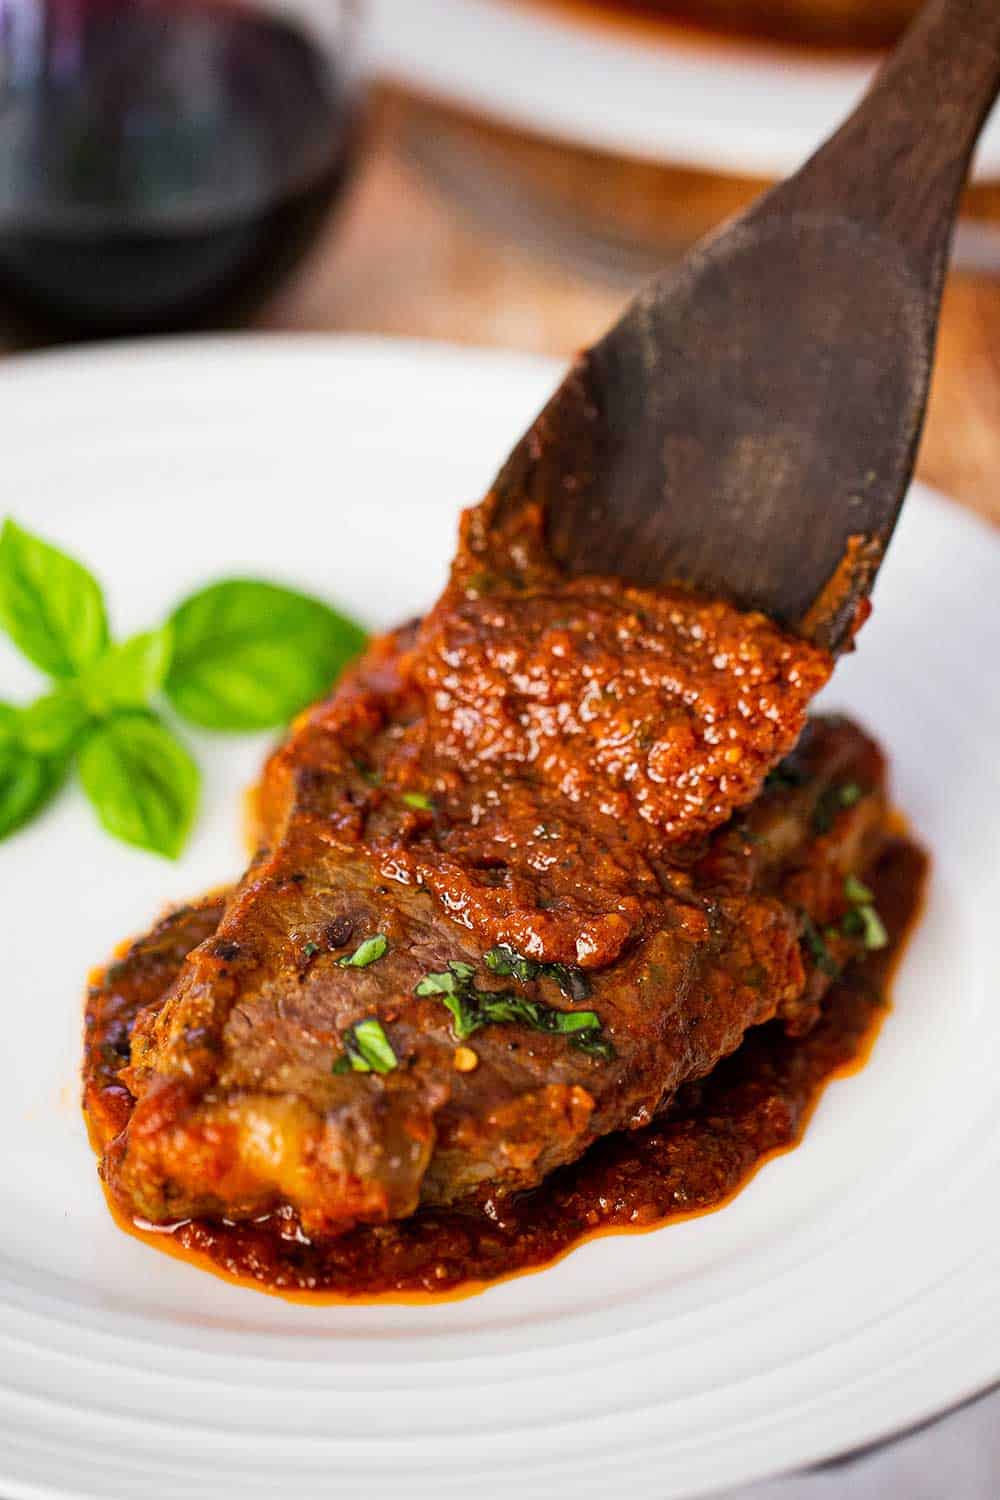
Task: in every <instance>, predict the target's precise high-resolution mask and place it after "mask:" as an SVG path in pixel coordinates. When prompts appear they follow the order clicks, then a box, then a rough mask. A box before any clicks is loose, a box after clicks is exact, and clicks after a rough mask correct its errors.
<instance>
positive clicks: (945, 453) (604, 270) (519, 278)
mask: <svg viewBox="0 0 1000 1500" xmlns="http://www.w3.org/2000/svg"><path fill="white" fill-rule="evenodd" d="M470 133H471V135H473V136H474V138H475V149H476V151H477V153H478V156H479V162H478V166H477V169H476V172H475V173H473V174H471V182H472V184H473V185H472V186H471V187H470V184H469V182H464V183H463V184H462V192H461V193H459V194H456V193H455V192H454V191H449V173H450V171H452V170H457V169H458V165H457V164H460V163H461V160H462V151H463V148H464V146H465V144H466V143H467V141H468V139H469V137H470ZM512 171H513V172H514V173H516V176H517V180H518V184H519V189H520V193H519V201H518V203H517V204H516V206H515V205H514V204H512V202H511V200H510V194H509V192H508V191H507V190H506V188H505V186H504V183H505V181H506V179H507V178H508V177H509V174H510V173H511V172H512ZM651 172H652V173H654V174H655V175H654V176H651V175H650V174H651ZM491 173H492V176H491ZM477 174H478V175H477ZM477 183H478V187H477V186H476V184H477ZM758 187H759V185H758V184H746V183H740V182H734V181H733V180H732V179H724V178H715V177H711V176H708V175H706V174H703V173H694V172H683V171H678V172H670V171H660V170H659V169H649V168H644V167H641V166H638V165H632V164H624V163H618V162H615V161H613V160H611V159H610V158H597V157H595V156H594V155H593V154H591V153H584V152H567V151H565V150H563V149H562V148H560V147H555V146H549V145H547V144H544V143H542V142H538V141H534V140H529V139H526V138H519V137H517V136H515V135H514V134H513V133H512V132H509V131H506V130H500V129H498V128H495V127H488V128H487V127H483V126H480V125H474V124H472V123H471V122H468V121H466V120H464V119H463V118H462V117H460V116H457V115H455V114H453V113H452V112H451V111H449V110H445V109H442V108H439V107H438V106H432V105H429V104H426V103H423V102H419V101H416V100H412V99H408V98H406V97H405V96H404V95H402V94H400V93H397V92H394V91H392V90H387V89H383V90H381V91H380V92H379V93H378V94H377V96H376V98H375V100H374V102H373V108H372V116H371V140H370V148H369V151H368V153H367V155H366V157H365V160H364V163H363V165H362V167H361V169H360V171H359V174H358V177H357V180H356V182H355V184H354V188H353V190H352V192H351V194H350V197H349V199H348V201H347V203H346V205H345V207H344V209H343V210H342V212H341V214H340V216H339V217H338V218H336V219H335V220H334V222H333V223H331V225H330V226H329V229H328V231H327V233H326V236H325V238H324V240H323V241H322V242H321V243H320V245H319V247H318V248H317V250H316V251H315V252H314V254H313V255H312V256H311V257H310V259H309V261H308V263H307V264H306V266H305V267H304V268H303V270H302V271H301V272H300V274H299V275H298V277H297V278H296V280H295V281H294V283H292V284H291V285H290V286H289V287H287V288H286V290H285V291H284V292H283V293H282V294H281V296H280V297H279V299H278V300H277V301H276V302H275V303H273V304H272V305H271V306H270V307H269V308H268V309H267V310H266V312H265V314H264V315H263V317H262V318H261V319H260V323H261V325H262V326H264V327H270V328H281V329H327V330H339V331H352V332H353V331H360V332H369V333H370V332H375V333H387V334H400V335H408V336H415V337H428V338H438V339H450V340H453V341H455V342H458V343H464V344H487V345H489V344H494V345H499V346H503V347H509V348H516V349H528V350H535V351H539V352H542V353H546V354H554V355H569V354H570V353H572V351H573V350H574V349H576V348H578V347H580V346H582V345H584V344H586V343H588V342H589V341H590V340H591V339H593V338H594V337H595V336H596V335H597V334H599V333H600V332H601V331H602V330H603V329H604V328H605V327H606V326H607V325H608V323H609V322H610V321H611V320H612V319H613V318H614V317H615V315H616V313H617V312H618V310H619V309H620V307H621V306H622V304H623V302H624V301H625V299H626V298H627V296H628V295H629V291H630V289H631V287H632V286H634V285H637V284H638V283H639V281H640V280H641V279H642V275H643V274H644V272H645V271H646V270H648V269H649V268H650V267H651V266H652V265H653V264H655V263H656V261H657V256H656V248H657V243H658V242H659V243H662V246H663V251H662V259H663V261H664V262H666V261H668V260H669V258H670V255H671V253H672V252H673V251H676V249H677V248H678V247H682V246H683V244H684V243H685V242H687V241H689V240H690V239H691V238H695V237H696V236H697V234H698V233H700V232H702V231H703V230H704V229H706V228H707V227H709V226H710V225H711V224H712V223H715V222H718V221H719V220H720V219H721V218H723V217H725V216H726V215H727V214H729V213H731V212H733V211H735V210H736V209H737V208H738V207H739V206H740V204H741V202H742V201H744V200H745V198H746V196H747V194H748V193H752V192H755V191H757V190H758ZM494 189H495V190H494ZM998 200H1000V192H997V191H995V190H994V191H993V192H992V193H989V192H988V193H985V194H980V196H979V201H978V202H977V203H975V204H974V209H975V211H976V212H977V213H979V214H981V215H984V216H988V215H991V214H992V213H993V212H994V210H997V209H998ZM543 202H544V204H545V208H546V214H545V217H544V219H543V217H542V215H541V211H540V205H541V204H542V203H543ZM584 203H585V205H586V212H587V214H588V216H592V214H593V211H594V208H595V205H596V208H597V209H598V210H599V211H600V216H601V218H602V221H603V222H604V223H606V224H612V225H613V224H616V223H617V224H623V225H625V227H626V229H627V231H628V236H631V234H632V233H633V232H637V233H642V232H643V231H645V232H646V234H647V235H648V238H649V239H650V241H651V244H652V248H651V250H649V251H647V256H648V264H643V256H642V255H639V256H637V257H634V258H633V259H634V261H635V262H637V263H635V264H630V262H629V257H628V255H625V254H623V255H622V256H621V257H620V259H621V260H622V261H623V262H625V264H626V266H627V269H626V270H624V271H622V270H621V269H619V270H617V271H615V270H614V269H613V268H614V264H615V260H616V255H615V244H614V242H613V240H609V242H608V243H607V244H604V245H598V246H597V249H596V250H595V249H594V246H593V244H591V246H590V248H588V246H587V243H586V240H587V236H586V235H584V236H583V237H582V239H581V242H580V243H577V239H580V237H578V236H576V226H575V224H574V217H575V215H576V213H577V210H579V211H580V212H581V213H582V211H583V207H582V206H583V205H584ZM533 205H534V206H537V207H539V212H538V213H537V214H536V213H535V212H534V211H533ZM996 222H997V225H998V229H997V235H998V243H1000V212H998V213H997V220H996ZM598 261H599V262H600V263H601V264H600V265H595V263H596V262H598ZM997 264H998V274H996V275H994V274H989V273H984V272H970V271H964V270H963V271H958V272H954V273H953V274H952V277H951V280H950V283H949V286H948V291H947V295H946V299H945V309H944V318H943V324H942V332H941V342H940V349H939V357H938V367H937V372H936V377H935V382H934V391H933V397H932V402H931V410H930V415H929V419H928V424H927V430H926V434H925V438H924V443H923V448H922V452H921V459H920V466H919V472H920V474H921V476H922V477H923V478H924V479H926V480H927V481H928V482H929V483H931V484H934V485H936V486H938V487H939V488H941V489H943V490H945V491H946V492H947V493H949V494H950V495H953V496H954V497H956V498H958V499H961V500H964V501H965V502H966V503H968V504H970V505H972V506H974V507H975V508H976V509H978V510H979V511H981V512H982V513H983V514H985V515H988V516H990V517H991V518H992V519H993V520H994V521H996V522H998V523H1000V485H998V482H997V476H998V475H1000V256H998V262H997Z"/></svg>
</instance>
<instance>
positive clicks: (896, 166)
mask: <svg viewBox="0 0 1000 1500" xmlns="http://www.w3.org/2000/svg"><path fill="white" fill-rule="evenodd" d="M998 88H1000V0H929V3H928V4H927V5H926V7H925V8H924V10H923V11H922V12H921V14H920V15H919V16H918V18H917V19H916V21H915V22H914V24H913V25H912V27H911V28H910V30H909V32H908V33H907V35H906V36H905V37H904V39H903V41H902V42H901V43H900V46H899V47H898V49H897V50H896V52H895V53H894V54H893V55H892V57H891V58H890V59H889V60H888V62H887V63H886V65H885V67H884V68H883V69H882V71H881V73H880V74H879V76H878V78H877V79H876V81H875V83H874V84H873V86H872V88H871V90H870V91H869V93H868V94H867V96H866V97H865V99H864V100H863V101H862V103H861V104H860V105H859V107H858V108H857V110H856V111H855V112H854V114H853V115H851V116H850V118H849V119H848V120H847V121H846V123H845V124H844V125H843V126H842V127H841V129H840V130H838V131H837V133H836V134H835V135H834V136H833V137H832V138H831V139H830V140H829V141H828V142H827V143H826V144H825V145H824V146H822V147H821V148H820V149H819V151H817V152H816V154H815V155H814V156H813V157H812V158H811V159H810V161H809V162H807V164H806V165H805V166H804V167H803V168H802V170H801V171H800V172H798V173H797V174H796V176H794V177H792V178H790V179H789V180H788V181H787V182H785V183H783V184H781V185H780V186H779V187H777V188H775V189H774V190H773V191H772V192H769V193H767V194H766V195H765V196H764V197H763V198H761V199H760V200H759V201H758V202H757V203H756V204H755V205H754V206H753V207H752V208H751V209H750V210H749V211H748V213H746V214H745V215H744V216H743V217H742V218H740V219H738V220H736V221H735V222H733V223H732V224H730V225H729V226H727V227H726V228H724V229H723V230H722V231H721V232H719V233H717V234H716V235H714V236H712V237H711V238H710V239H708V240H706V241H704V242H703V243H702V244H701V245H699V246H697V247H696V248H695V249H694V250H693V251H692V252H691V253H690V254H689V255H688V256H687V257H686V258H685V259H684V260H683V261H682V262H681V263H680V265H679V266H678V267H677V268H676V269H675V270H674V271H673V272H672V273H670V274H669V275H666V276H664V277H662V278H661V279H658V280H657V281H655V282H654V283H653V284H652V285H651V286H650V287H649V288H648V289H647V290H645V291H644V292H643V293H641V294H640V295H639V297H638V298H637V299H636V300H635V301H634V302H633V303H632V304H631V305H630V307H629V308H628V310H627V311H626V313H625V315H624V317H623V318H622V319H621V321H620V322H619V323H617V324H616V325H615V326H614V327H613V328H612V329H611V330H610V332H609V333H608V334H606V335H605V337H604V338H603V339H601V340H600V342H599V343H597V344H595V345H594V346H593V347H592V348H591V349H588V350H587V351H586V352H585V353H584V354H583V355H581V356H580V358H579V359H578V360H577V362H576V363H575V364H574V366H573V367H572V369H571V370H570V372H569V374H568V376H567V378H566V380H565V381H564V383H563V384H562V386H561V387H560V388H559V390H558V391H557V392H556V394H555V395H554V396H553V397H552V399H551V401H550V402H549V403H548V405H547V406H546V407H545V409H544V411H543V412H542V413H541V415H540V416H539V417H538V419H537V421H536V422H535V423H534V425H533V426H532V427H531V429H530V430H529V431H528V432H527V433H526V434H525V436H524V438H523V439H522V440H521V442H520V443H519V444H518V446H517V447H516V448H515V450H514V452H513V453H512V454H511V456H510V458H509V459H508V461H507V463H506V464H505V466H504V468H503V469H502V471H501V473H500V475H499V476H498V479H497V484H496V488H497V491H498V493H499V495H500V497H501V506H500V510H499V514H500V515H501V516H505V515H509V514H510V512H511V508H512V507H518V506H520V505H521V504H523V503H524V502H525V501H537V502H538V503H540V504H541V505H542V506H543V508H544V509H545V512H546V516H547V526H548V533H549V541H550V545H551V547H552V550H553V552H554V554H555V556H556V557H557V558H558V559H559V560H560V561H561V562H562V563H563V564H564V565H565V566H566V567H567V568H568V569H570V570H571V571H574V572H590V571H598V572H602V573H614V574H618V575H620V576H622V577H625V578H628V579H631V580H634V581H636V582H639V583H645V584H657V583H664V582H669V581H674V582H683V583H687V584H690V585H691V586H693V587H696V588H699V589H702V590H705V591H706V592H708V593H711V594H717V595H723V596H725V597H728V598H730V599H733V600H735V601H736V602H737V603H739V604H741V605H744V606H746V607H753V608H757V609H761V610H764V611H765V612H766V613H768V614H770V615H771V616H772V617H774V618H775V619H777V620H780V621H781V622H782V623H783V624H786V625H788V626H790V627H791V628H793V629H797V630H800V631H801V632H802V633H804V634H806V635H808V636H809V637H810V638H811V639H814V640H816V641H818V642H820V643H821V644H824V645H828V646H830V647H832V648H833V649H837V648H839V647H841V646H842V645H844V644H845V642H846V640H847V638H848V635H849V631H850V626H851V622H852V620H853V619H854V617H855V613H856V608H857V605H858V602H859V600H861V599H862V598H863V597H864V596H865V595H867V593H868V592H869V590H870V589H871V586H872V583H873V581H874V578H875V574H876V572H877V570H878V567H879V564H880V562H881V560H882V556H883V554H884V551H885V547H886V544H887V542H888V540H889V538H890V536H891V534H892V530H893V527H894V525H895V523H896V518H897V516H898V514H899V508H900V506H901V504H902V501H903V497H904V495H905V493H906V488H907V485H908V484H909V481H910V477H911V474H912V471H913V465H914V460H915V456H916V449H917V443H918V440H919V436H920V430H921V426H922V423H923V417H924V410H925V406H926V401H927V392H928V387H929V383H930V372H931V364H932V360H933V352H934V342H935V337H936V332H937V321H938V312H939V307H940V300H941V290H942V283H943V280H944V273H945V268H946V265H947V260H948V252H949V248H950V244H951V236H952V231H953V228H954V223H955V218H956V214H957V209H958V199H959V193H960V190H961V188H962V184H963V182H964V180H965V177H966V175H967V172H968V168H969V162H970V159H971V155H972V151H973V148H974V146H975V143H976V140H977V138H978V135H979V133H980V130H981V129H982V125H983V122H984V121H985V119H986V116H987V114H988V113H989V110H990V107H991V105H992V104H993V101H994V99H995V98H996V95H997V91H998ZM665 107H669V101H665ZM852 539H853V540H852ZM835 576H836V578H837V581H838V587H836V588H830V587H828V585H829V584H830V581H831V579H833V578H834V577H835Z"/></svg>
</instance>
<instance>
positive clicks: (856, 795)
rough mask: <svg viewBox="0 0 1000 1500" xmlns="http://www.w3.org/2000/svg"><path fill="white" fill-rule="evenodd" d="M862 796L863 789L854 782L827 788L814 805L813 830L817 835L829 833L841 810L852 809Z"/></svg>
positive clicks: (845, 782)
mask: <svg viewBox="0 0 1000 1500" xmlns="http://www.w3.org/2000/svg"><path fill="white" fill-rule="evenodd" d="M863 796H864V789H863V788H862V787H860V786H859V785H858V783H857V782H856V781H844V782H841V783H840V785H839V786H828V787H827V789H826V791H825V792H824V793H823V795H822V796H821V797H820V799H819V801H818V802H817V803H816V809H815V811H814V812H813V820H812V821H813V828H815V830H816V832H817V833H829V831H830V829H831V827H832V826H833V820H834V818H835V817H836V816H837V814H838V813H839V812H840V810H841V808H844V807H853V806H854V805H855V803H857V802H860V801H861V798H862V797H863Z"/></svg>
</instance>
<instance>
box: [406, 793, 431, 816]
mask: <svg viewBox="0 0 1000 1500" xmlns="http://www.w3.org/2000/svg"><path fill="white" fill-rule="evenodd" d="M403 801H404V802H405V803H406V805H407V807H413V808H416V809H417V811H418V812H433V811H434V803H433V802H432V801H431V799H430V798H429V797H428V795H427V793H426V792H404V793H403Z"/></svg>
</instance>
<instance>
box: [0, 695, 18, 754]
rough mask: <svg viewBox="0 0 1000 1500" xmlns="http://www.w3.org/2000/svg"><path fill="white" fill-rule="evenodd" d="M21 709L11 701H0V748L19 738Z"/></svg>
mask: <svg viewBox="0 0 1000 1500" xmlns="http://www.w3.org/2000/svg"><path fill="white" fill-rule="evenodd" d="M20 727H21V710H20V709H19V708H15V707H14V705H13V703H0V749H2V748H3V747H4V746H5V745H11V744H13V743H14V741H15V740H18V739H19V738H20Z"/></svg>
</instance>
